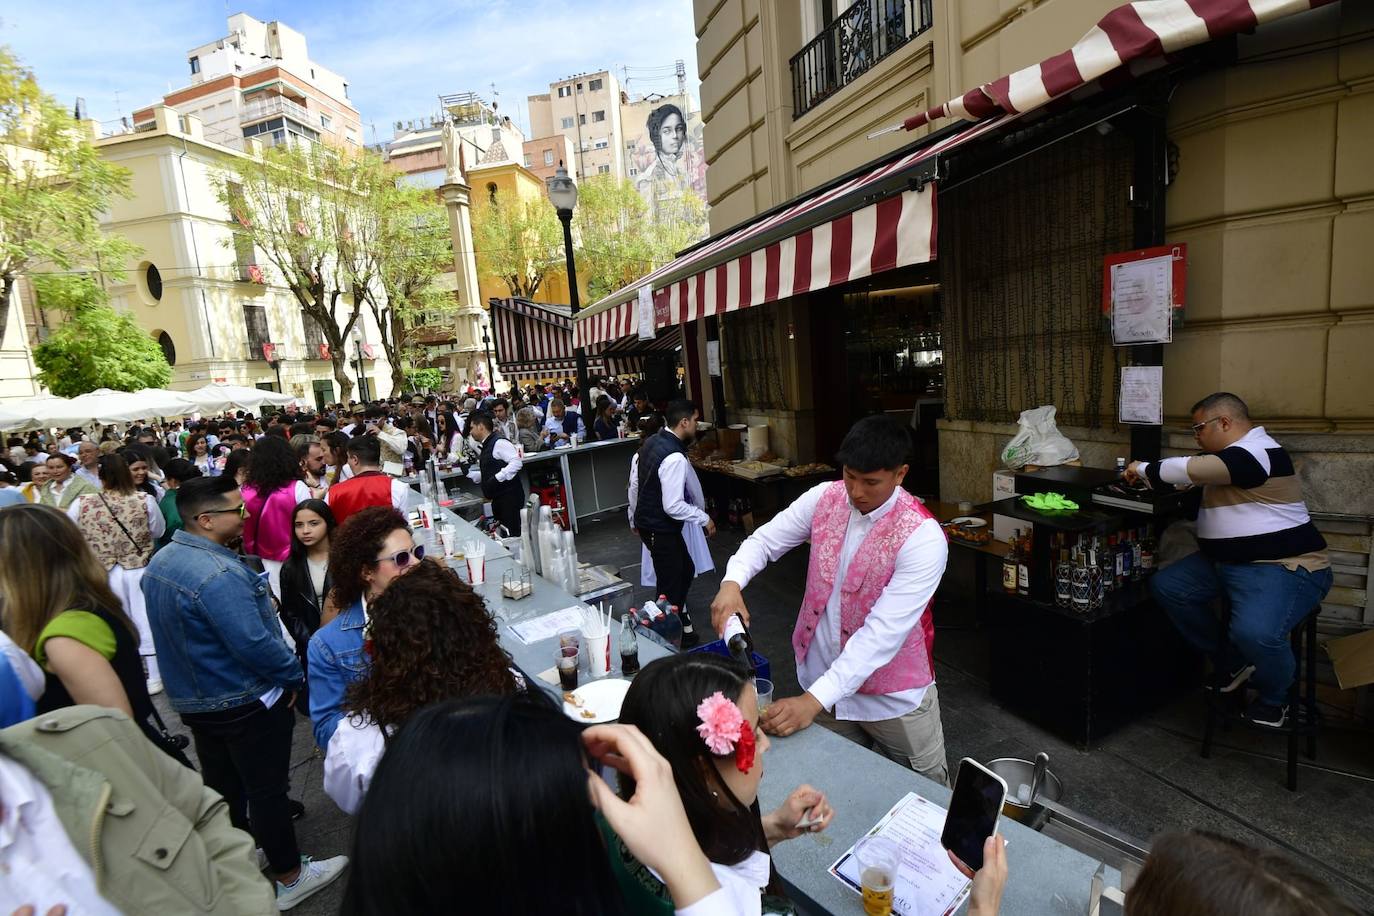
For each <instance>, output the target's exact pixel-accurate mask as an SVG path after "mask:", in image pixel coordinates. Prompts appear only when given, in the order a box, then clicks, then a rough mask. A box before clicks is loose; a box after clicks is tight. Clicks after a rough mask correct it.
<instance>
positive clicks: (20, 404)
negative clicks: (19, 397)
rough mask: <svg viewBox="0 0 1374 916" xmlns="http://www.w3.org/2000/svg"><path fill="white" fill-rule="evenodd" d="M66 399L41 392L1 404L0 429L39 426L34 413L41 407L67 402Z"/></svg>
mask: <svg viewBox="0 0 1374 916" xmlns="http://www.w3.org/2000/svg"><path fill="white" fill-rule="evenodd" d="M66 401H67V399H66V398H59V397H58V396H57V395H55V394H40V395H38V396H37V397H33V398H28V399H26V400H23V401H11V402H9V403H7V404H0V429H12V430H19V429H28V428H30V427H32V426H37V425H38V424H37V423H36V422H34V415H35V413H36V412H37V411H38V410H39V409H40V408H42V407H46V406H51V405H53V404H65V403H66Z"/></svg>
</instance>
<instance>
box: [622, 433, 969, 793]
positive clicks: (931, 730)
mask: <svg viewBox="0 0 1374 916" xmlns="http://www.w3.org/2000/svg"><path fill="white" fill-rule="evenodd" d="M910 451H911V439H910V436H909V435H908V434H907V431H906V429H905V428H904V427H903V426H902V425H901V424H900V423H899V422H898V421H896V420H894V419H892V418H890V417H886V416H882V415H878V416H872V417H866V418H864V419H862V420H860V421H859V422H858V423H856V424H854V426H853V427H852V428H851V429H850V430H849V433H848V434H847V435H846V436H845V438H844V442H843V443H842V444H841V445H840V451H839V454H838V455H837V456H836V457H837V459H838V461H839V462H840V464H841V465H843V467H844V479H843V480H837V481H831V482H827V483H822V484H819V485H817V486H815V487H813V488H812V489H811V490H809V491H808V492H806V493H805V494H803V495H802V496H801V497H800V498H799V499H797V500H796V502H794V503H793V504H792V505H791V506H789V507H788V508H787V509H786V510H784V511H783V512H782V513H780V514H779V515H778V516H776V517H775V518H773V519H772V520H771V521H769V522H768V523H767V524H765V525H763V526H762V527H760V528H759V529H758V530H757V531H755V532H754V533H753V534H752V535H751V536H750V537H749V538H748V539H746V540H745V541H744V543H743V544H741V545H740V548H739V550H738V551H737V552H736V553H735V555H734V556H733V557H732V558H731V559H730V562H729V564H728V565H727V566H726V569H725V576H724V579H723V581H722V582H721V586H720V591H719V592H718V593H717V594H716V597H715V600H714V601H713V602H712V604H711V623H712V625H713V626H714V627H715V629H716V631H717V632H719V633H723V632H724V628H725V624H726V622H727V621H728V619H729V618H730V615H732V614H739V615H740V617H741V618H742V619H743V620H744V622H745V623H746V624H748V622H749V610H748V608H747V607H746V606H745V603H744V596H743V593H742V590H743V589H744V588H745V587H746V586H747V585H748V584H749V582H750V581H751V580H752V579H753V578H754V577H755V576H756V575H758V574H759V572H761V571H762V570H763V568H764V567H765V566H767V565H768V564H769V563H772V562H775V561H776V560H778V559H779V558H781V557H782V556H783V554H785V553H787V552H788V551H789V550H791V549H792V548H794V547H796V546H798V545H799V544H802V543H803V542H805V541H808V540H809V541H810V542H811V558H810V562H809V565H808V568H807V573H806V590H805V592H804V593H803V596H802V602H801V608H800V611H799V612H798V615H797V622H796V626H795V628H794V630H793V633H792V649H793V651H794V653H795V655H796V661H797V680H798V681H799V682H800V684H801V687H802V690H803V691H804V692H803V693H802V695H801V696H797V697H787V698H785V699H775V700H774V701H773V702H772V704H771V705H769V707H768V709H767V710H765V711H764V713H763V716H762V718H761V724H762V726H763V729H764V731H766V732H768V733H770V734H774V735H790V734H792V733H794V732H796V731H798V730H800V729H803V728H806V727H808V726H809V725H811V724H812V723H813V722H816V723H819V724H821V725H822V726H824V727H825V728H828V729H830V730H831V731H834V732H837V733H838V734H840V735H843V736H844V737H846V738H849V739H850V740H852V741H855V742H857V743H859V744H862V745H864V746H865V747H868V748H875V747H876V749H877V750H878V751H880V752H881V753H882V754H883V755H884V756H886V757H888V758H889V759H891V760H893V761H895V762H897V763H900V764H901V765H903V766H905V767H908V768H910V769H912V770H915V771H916V772H918V773H920V774H921V775H923V776H926V777H927V778H929V779H933V780H935V781H936V782H939V783H941V784H943V785H948V784H949V770H948V767H947V764H946V761H945V739H944V731H943V729H942V727H941V724H940V700H939V695H938V693H937V692H936V688H935V668H934V662H933V659H934V655H933V650H934V642H935V627H934V624H933V622H932V621H931V612H930V606H931V603H932V601H933V599H934V596H935V589H936V588H937V586H939V584H940V577H941V576H942V575H943V574H944V570H945V560H946V558H947V555H948V545H947V544H946V541H945V535H944V531H943V530H942V529H941V528H940V524H939V522H938V521H936V520H935V518H934V517H933V516H932V515H931V514H930V513H929V512H927V511H926V509H925V507H924V506H923V505H921V503H920V502H919V501H918V500H917V499H916V498H915V497H913V496H912V495H911V494H910V493H908V492H907V491H906V490H904V489H902V480H903V478H904V477H905V476H906V473H907V469H908V463H907V461H908V455H909V454H910ZM641 461H642V459H641ZM642 466H643V465H642V464H641V467H642ZM655 560H657V557H655Z"/></svg>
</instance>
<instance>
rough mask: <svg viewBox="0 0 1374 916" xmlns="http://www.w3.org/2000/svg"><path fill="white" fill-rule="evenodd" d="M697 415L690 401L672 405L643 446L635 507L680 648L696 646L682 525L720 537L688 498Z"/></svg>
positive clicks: (690, 566) (690, 568)
mask: <svg viewBox="0 0 1374 916" xmlns="http://www.w3.org/2000/svg"><path fill="white" fill-rule="evenodd" d="M698 419H699V414H698V412H697V408H696V405H695V404H693V403H692V402H691V401H671V402H669V404H668V410H667V412H666V414H665V415H664V421H665V422H664V427H663V429H661V430H659V432H658V433H657V434H655V435H653V436H650V437H649V438H648V439H646V440H645V442H644V445H643V446H641V447H640V450H639V498H638V500H637V502H636V503H635V520H634V524H635V530H636V531H638V532H639V539H640V540H641V541H643V542H644V546H645V547H647V548H648V549H649V556H650V557H652V558H653V561H654V574H655V576H656V577H657V579H658V590H659V592H660V593H661V594H663V595H667V596H668V603H669V604H673V605H676V606H677V607H679V608H680V609H681V612H682V644H683V645H684V646H691V645H695V644H696V642H697V638H698V637H697V635H696V632H695V631H694V630H693V628H692V618H691V616H689V615H688V613H687V589H688V588H689V587H690V586H691V584H692V579H693V578H694V577H695V576H696V564H694V563H693V562H692V555H691V554H690V553H689V552H688V550H687V542H686V541H685V540H684V539H683V537H682V527H683V525H700V526H701V527H703V528H705V529H706V536H707V537H712V536H713V535H715V533H716V523H715V522H713V521H711V517H710V516H709V515H707V514H706V510H705V509H703V508H702V507H700V506H694V505H692V504H691V503H690V502H688V501H687V499H686V498H685V496H686V483H687V475H688V474H695V473H696V471H694V470H692V465H691V464H690V463H689V462H688V461H687V446H688V443H690V442H692V441H693V440H694V439H695V438H696V434H697V420H698Z"/></svg>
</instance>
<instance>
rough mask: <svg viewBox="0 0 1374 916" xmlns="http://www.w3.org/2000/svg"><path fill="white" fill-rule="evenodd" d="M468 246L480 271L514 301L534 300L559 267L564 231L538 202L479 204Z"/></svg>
mask: <svg viewBox="0 0 1374 916" xmlns="http://www.w3.org/2000/svg"><path fill="white" fill-rule="evenodd" d="M472 240H473V243H472V244H473V248H474V249H475V252H476V257H477V264H478V268H479V270H480V271H481V272H482V273H485V274H490V275H492V276H496V277H500V278H501V280H502V282H504V283H505V284H506V286H507V287H508V288H509V289H510V294H511V295H512V296H520V297H523V298H525V299H532V298H534V295H535V293H537V292H539V287H540V286H541V285H542V284H543V283H544V278H545V277H547V276H548V273H549V271H550V270H556V269H558V268H559V267H561V266H562V265H563V227H562V226H561V225H559V222H558V215H557V214H556V213H555V212H554V209H553V206H552V205H551V204H550V203H549V202H548V200H546V199H544V198H542V197H541V198H538V199H536V200H521V199H519V198H518V197H516V198H515V199H511V200H504V199H497V200H492V201H488V202H480V201H479V202H478V203H477V204H476V205H474V206H473V208H472Z"/></svg>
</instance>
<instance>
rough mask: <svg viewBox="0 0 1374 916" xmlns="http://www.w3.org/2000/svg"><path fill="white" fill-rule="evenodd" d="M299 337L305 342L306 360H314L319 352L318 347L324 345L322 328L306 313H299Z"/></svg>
mask: <svg viewBox="0 0 1374 916" xmlns="http://www.w3.org/2000/svg"><path fill="white" fill-rule="evenodd" d="M301 331H302V334H301V337H302V339H303V340H304V341H305V353H306V359H314V358H315V357H316V356H317V355H318V354H319V352H320V345H321V344H323V343H325V339H324V328H322V327H320V323H319V322H318V321H316V320H315V319H314V318H312V317H311V316H310V315H309V314H308V313H307V312H305V311H302V312H301Z"/></svg>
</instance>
